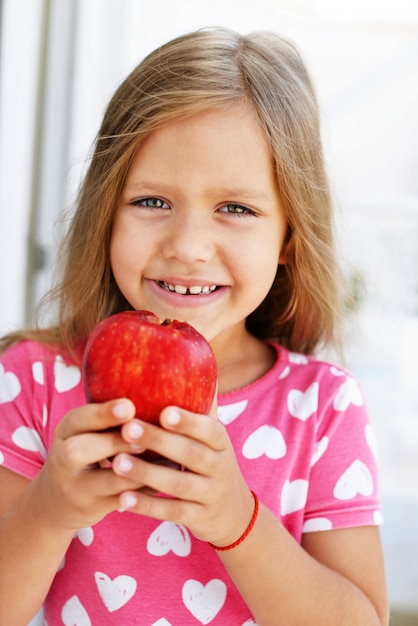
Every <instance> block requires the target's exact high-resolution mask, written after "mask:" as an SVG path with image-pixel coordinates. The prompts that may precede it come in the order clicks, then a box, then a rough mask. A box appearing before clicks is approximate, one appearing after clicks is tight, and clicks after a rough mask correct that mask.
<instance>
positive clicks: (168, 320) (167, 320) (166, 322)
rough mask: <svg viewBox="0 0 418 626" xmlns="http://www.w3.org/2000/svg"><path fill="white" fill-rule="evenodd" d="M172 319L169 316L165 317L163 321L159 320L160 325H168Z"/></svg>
mask: <svg viewBox="0 0 418 626" xmlns="http://www.w3.org/2000/svg"><path fill="white" fill-rule="evenodd" d="M172 321H173V320H171V319H170V318H167V319H165V320H164V321H163V322H161V326H170V324H171V322H172Z"/></svg>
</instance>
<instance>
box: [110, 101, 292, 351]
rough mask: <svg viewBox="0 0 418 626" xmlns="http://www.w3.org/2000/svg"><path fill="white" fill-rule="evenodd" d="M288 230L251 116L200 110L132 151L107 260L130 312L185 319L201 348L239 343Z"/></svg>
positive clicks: (262, 141) (269, 163)
mask: <svg viewBox="0 0 418 626" xmlns="http://www.w3.org/2000/svg"><path fill="white" fill-rule="evenodd" d="M286 230H287V223H286V220H285V218H284V216H283V213H282V210H281V203H280V195H279V190H278V188H277V182H276V179H275V176H274V171H273V164H272V158H271V155H270V152H269V148H268V145H267V142H266V140H265V139H264V136H263V134H262V132H261V130H260V128H259V127H258V125H257V123H256V122H255V121H254V119H253V116H252V115H251V113H250V112H249V111H248V110H246V109H244V108H239V107H237V108H236V110H213V111H205V112H203V113H199V114H196V115H194V116H193V117H189V118H188V119H184V120H175V121H172V122H169V123H167V124H165V125H164V126H163V127H162V128H161V129H159V130H157V131H155V132H153V133H152V134H151V135H149V136H148V137H147V139H145V141H144V142H143V143H142V144H141V146H140V147H139V148H138V150H137V152H136V154H135V157H134V159H133V161H132V164H131V166H130V169H129V171H128V175H127V179H126V182H125V185H124V188H123V191H122V194H121V198H120V201H119V204H118V207H117V210H116V214H115V218H114V223H113V230H112V236H111V244H110V260H111V266H112V270H113V274H114V277H115V280H116V282H117V284H118V286H119V289H120V290H121V292H122V293H123V295H124V296H125V298H126V299H127V300H128V302H129V303H130V304H131V305H132V307H134V308H135V309H147V310H150V311H153V312H154V313H155V314H156V315H158V316H159V317H160V318H161V319H165V318H172V319H173V318H174V319H180V320H186V321H188V322H190V323H191V324H192V325H193V326H195V327H196V328H197V329H198V330H199V331H200V332H201V333H202V334H203V335H204V336H205V337H206V338H207V339H208V340H209V341H211V342H214V341H215V340H218V339H223V340H226V341H229V340H232V339H235V340H236V341H240V340H242V339H243V338H244V336H245V334H246V331H245V319H246V317H247V316H248V315H249V314H250V313H251V312H252V311H254V309H256V308H257V307H258V305H259V304H260V303H261V302H262V300H263V299H264V298H265V296H266V295H267V293H268V291H269V289H270V287H271V285H272V283H273V280H274V277H275V274H276V270H277V265H278V263H279V262H283V260H284V259H283V258H282V257H283V253H282V247H283V241H284V237H285V234H286Z"/></svg>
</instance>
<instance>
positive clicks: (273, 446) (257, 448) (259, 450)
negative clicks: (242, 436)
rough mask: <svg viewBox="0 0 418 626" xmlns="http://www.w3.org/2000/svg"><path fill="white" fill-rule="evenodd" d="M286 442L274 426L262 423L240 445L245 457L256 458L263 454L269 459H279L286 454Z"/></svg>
mask: <svg viewBox="0 0 418 626" xmlns="http://www.w3.org/2000/svg"><path fill="white" fill-rule="evenodd" d="M286 450H287V448H286V442H285V440H284V438H283V435H282V433H281V432H280V430H279V429H278V428H276V427H275V426H270V425H269V424H263V425H262V426H260V427H259V428H257V430H255V431H254V432H253V433H251V435H250V436H249V437H248V438H247V440H246V441H245V443H244V445H243V446H242V454H243V455H244V456H245V458H246V459H258V458H260V457H261V456H263V454H265V455H266V456H267V457H268V458H269V459H281V458H282V457H284V456H285V454H286Z"/></svg>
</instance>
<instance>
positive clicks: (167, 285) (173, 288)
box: [159, 280, 216, 296]
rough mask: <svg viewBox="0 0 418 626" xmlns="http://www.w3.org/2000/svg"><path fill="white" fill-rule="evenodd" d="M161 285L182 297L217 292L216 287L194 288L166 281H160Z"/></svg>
mask: <svg viewBox="0 0 418 626" xmlns="http://www.w3.org/2000/svg"><path fill="white" fill-rule="evenodd" d="M159 282H160V285H161V286H162V287H164V289H169V290H170V291H175V292H176V293H179V294H181V295H182V296H185V295H186V294H187V293H189V294H192V295H194V296H196V295H198V294H200V293H205V294H207V293H212V291H215V289H216V285H210V286H209V285H205V286H203V287H202V286H201V285H193V286H192V287H186V286H185V285H172V284H171V283H166V282H165V281H164V280H162V281H159Z"/></svg>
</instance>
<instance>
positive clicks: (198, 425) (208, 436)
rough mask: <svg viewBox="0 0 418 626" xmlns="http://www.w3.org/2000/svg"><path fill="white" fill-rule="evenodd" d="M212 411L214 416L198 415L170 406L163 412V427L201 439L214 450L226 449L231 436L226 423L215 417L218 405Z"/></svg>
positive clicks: (196, 439)
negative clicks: (227, 431)
mask: <svg viewBox="0 0 418 626" xmlns="http://www.w3.org/2000/svg"><path fill="white" fill-rule="evenodd" d="M211 411H212V416H209V415H198V414H197V413H191V412H190V411H186V410H184V409H180V408H178V407H174V406H170V407H167V408H165V409H164V410H163V411H162V412H161V416H160V422H161V425H162V426H163V428H165V429H167V430H170V431H172V432H176V433H179V434H182V435H185V436H186V437H190V438H191V439H194V440H195V441H200V442H202V443H204V444H205V445H207V446H209V447H210V448H212V449H213V450H218V451H221V450H225V449H226V448H227V447H228V446H229V443H230V442H229V437H228V435H227V433H226V429H225V427H224V425H223V424H222V423H221V422H220V421H219V420H218V419H217V418H216V417H215V416H216V413H217V408H216V405H213V406H212V409H211ZM214 417H215V419H214Z"/></svg>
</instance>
